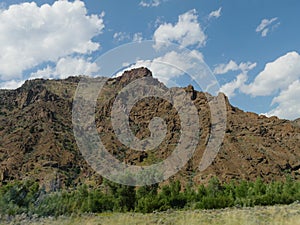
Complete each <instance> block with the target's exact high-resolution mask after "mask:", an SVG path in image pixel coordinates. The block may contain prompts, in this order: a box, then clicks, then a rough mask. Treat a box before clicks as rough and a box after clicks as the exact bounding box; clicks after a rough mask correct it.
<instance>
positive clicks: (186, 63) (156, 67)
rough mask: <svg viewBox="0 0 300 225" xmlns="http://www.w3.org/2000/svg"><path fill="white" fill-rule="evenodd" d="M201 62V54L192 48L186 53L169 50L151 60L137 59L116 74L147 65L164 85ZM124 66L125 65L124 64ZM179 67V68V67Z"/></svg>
mask: <svg viewBox="0 0 300 225" xmlns="http://www.w3.org/2000/svg"><path fill="white" fill-rule="evenodd" d="M193 59H195V60H193ZM199 61H200V62H203V55H202V53H201V52H199V51H197V50H193V51H191V52H189V53H188V55H186V53H185V54H181V53H178V52H176V51H170V52H168V53H166V54H165V55H163V56H161V57H157V58H155V59H153V60H138V61H137V62H136V63H135V64H134V65H131V66H129V67H127V68H126V69H124V70H122V71H121V72H119V73H118V74H117V75H116V76H121V75H122V74H123V72H124V71H125V70H130V69H133V68H138V67H147V68H149V69H150V70H151V71H152V72H153V76H154V77H155V78H157V79H159V80H160V81H161V82H163V83H164V84H166V85H172V84H173V83H172V81H171V80H172V79H173V78H176V77H179V76H181V75H183V74H184V72H183V71H182V70H184V71H188V70H190V69H192V68H195V67H196V66H197V64H196V63H199ZM124 66H127V65H126V64H124ZM179 68H180V69H179Z"/></svg>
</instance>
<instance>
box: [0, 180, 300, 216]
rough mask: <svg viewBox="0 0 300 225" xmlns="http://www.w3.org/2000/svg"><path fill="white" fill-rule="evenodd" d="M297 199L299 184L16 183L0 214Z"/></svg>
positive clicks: (4, 191)
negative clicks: (59, 186) (68, 186)
mask: <svg viewBox="0 0 300 225" xmlns="http://www.w3.org/2000/svg"><path fill="white" fill-rule="evenodd" d="M297 200H298V201H300V182H299V181H295V180H293V179H291V178H287V179H286V181H285V182H279V181H276V182H272V183H264V182H262V180H261V179H257V180H256V181H255V182H248V181H235V182H233V181H232V182H231V183H229V184H221V183H220V182H219V180H218V179H217V178H212V179H211V180H210V182H209V184H208V185H207V186H204V185H201V186H199V187H198V188H197V189H196V190H195V189H193V188H192V187H186V188H185V189H184V190H182V188H181V184H180V182H179V181H175V182H171V183H170V184H169V185H164V186H162V187H159V186H158V184H154V185H151V186H142V187H138V188H135V187H131V186H125V185H120V184H116V183H113V182H110V181H107V180H105V181H104V182H103V184H102V186H101V187H100V188H97V189H93V188H88V187H87V186H86V185H83V186H80V187H78V188H77V189H74V190H61V191H57V192H50V193H47V192H46V191H45V190H44V188H40V187H39V185H38V184H37V183H35V182H31V181H27V182H15V183H12V184H7V185H4V186H2V187H1V188H0V212H1V214H2V215H17V214H22V213H25V214H27V215H34V214H35V215H38V216H41V217H44V216H56V217H57V216H59V215H74V214H81V213H101V212H139V213H152V212H154V211H156V212H159V211H166V210H169V209H176V210H178V209H219V208H226V207H232V206H239V207H248V206H251V207H252V206H256V205H262V206H265V205H275V204H290V203H293V202H295V201H297Z"/></svg>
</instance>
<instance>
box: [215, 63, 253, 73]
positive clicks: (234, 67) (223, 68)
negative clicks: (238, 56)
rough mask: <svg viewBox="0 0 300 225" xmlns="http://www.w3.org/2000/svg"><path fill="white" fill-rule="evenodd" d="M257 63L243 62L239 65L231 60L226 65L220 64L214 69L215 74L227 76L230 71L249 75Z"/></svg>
mask: <svg viewBox="0 0 300 225" xmlns="http://www.w3.org/2000/svg"><path fill="white" fill-rule="evenodd" d="M256 65H257V64H256V63H251V62H241V63H240V64H239V65H238V64H237V63H236V62H235V61H233V60H230V61H229V62H228V63H226V64H219V65H217V66H216V67H215V69H214V74H216V75H217V74H225V73H228V72H230V71H238V70H240V71H242V72H243V73H247V72H248V71H249V70H252V69H254V68H255V67H256Z"/></svg>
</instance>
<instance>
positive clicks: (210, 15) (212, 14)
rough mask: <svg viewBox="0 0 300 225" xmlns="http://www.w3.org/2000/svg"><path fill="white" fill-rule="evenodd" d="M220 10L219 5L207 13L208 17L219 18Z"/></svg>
mask: <svg viewBox="0 0 300 225" xmlns="http://www.w3.org/2000/svg"><path fill="white" fill-rule="evenodd" d="M221 11H222V7H220V8H219V9H218V10H216V11H212V12H211V13H210V14H209V15H208V19H211V18H219V17H220V16H221Z"/></svg>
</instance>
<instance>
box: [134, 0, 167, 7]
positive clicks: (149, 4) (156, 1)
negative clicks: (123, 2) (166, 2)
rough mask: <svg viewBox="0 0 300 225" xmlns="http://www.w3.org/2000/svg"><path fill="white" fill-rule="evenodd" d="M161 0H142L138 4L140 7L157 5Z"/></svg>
mask: <svg viewBox="0 0 300 225" xmlns="http://www.w3.org/2000/svg"><path fill="white" fill-rule="evenodd" d="M161 2H162V1H161V0H150V1H148V2H147V1H145V0H143V1H141V2H140V4H139V5H140V6H142V7H157V6H159V5H160V4H161Z"/></svg>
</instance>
